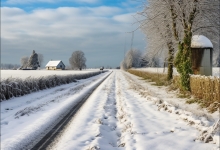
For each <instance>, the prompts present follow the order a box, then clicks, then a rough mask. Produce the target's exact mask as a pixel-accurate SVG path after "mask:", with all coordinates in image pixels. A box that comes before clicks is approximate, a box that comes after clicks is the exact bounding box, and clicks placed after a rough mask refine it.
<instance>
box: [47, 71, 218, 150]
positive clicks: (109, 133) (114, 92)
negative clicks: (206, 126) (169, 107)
mask: <svg viewBox="0 0 220 150" xmlns="http://www.w3.org/2000/svg"><path fill="white" fill-rule="evenodd" d="M136 81H138V82H140V80H137V77H134V76H132V75H129V74H124V73H122V72H121V71H114V72H113V74H112V75H111V76H110V77H109V78H108V79H107V80H106V81H105V83H103V84H102V85H101V86H100V87H99V88H98V89H97V90H96V91H95V93H93V94H92V96H91V97H90V98H89V99H88V101H87V102H86V103H85V105H84V106H83V107H82V108H81V110H80V112H78V114H77V116H76V117H75V118H74V119H72V121H71V123H70V124H69V126H68V127H67V128H66V130H65V131H64V132H63V135H61V136H60V138H59V139H58V140H57V141H55V142H54V145H53V146H52V147H51V149H65V150H71V149H74V150H82V149H85V150H95V149H101V150H110V149H111V150H112V149H128V150H129V149H131V150H133V149H137V150H146V149H161V150H164V149H173V150H176V149H178V150H180V149H201V150H202V149H212V148H216V147H217V146H216V145H215V144H205V143H203V142H200V141H199V140H196V139H197V137H198V136H199V131H198V130H197V129H196V127H193V126H190V125H188V123H187V122H186V121H184V120H183V119H181V117H180V116H179V115H177V114H175V113H169V112H167V111H158V106H157V105H155V101H154V99H158V97H157V95H154V94H155V93H154V92H153V91H150V90H149V89H148V94H147V98H144V97H143V96H141V94H140V93H139V92H138V91H139V90H140V86H141V85H139V84H137V85H138V86H137V85H136V86H137V87H136V86H135V85H134V84H136V83H137V82H136ZM142 82H143V81H142ZM135 89H136V90H137V91H136V90H135ZM145 92H146V91H145ZM100 93H101V94H100ZM166 95H167V94H165V95H164V97H166ZM160 96H161V95H160ZM179 111H180V110H179ZM182 115H184V113H182ZM188 117H191V116H188ZM213 117H214V118H215V117H216V116H215V115H213ZM214 118H212V119H214ZM203 119H204V120H205V121H207V119H206V118H203ZM215 119H216V118H215ZM213 121H214V120H213ZM207 122H209V121H207Z"/></svg>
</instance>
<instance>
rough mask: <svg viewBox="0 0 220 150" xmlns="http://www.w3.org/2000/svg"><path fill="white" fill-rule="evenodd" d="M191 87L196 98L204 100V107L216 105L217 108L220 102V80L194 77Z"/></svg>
mask: <svg viewBox="0 0 220 150" xmlns="http://www.w3.org/2000/svg"><path fill="white" fill-rule="evenodd" d="M190 87H191V93H192V94H193V95H194V96H195V97H197V98H199V99H202V100H204V101H203V105H204V107H209V105H210V104H216V107H217V104H218V103H219V100H220V78H217V77H207V76H198V75H192V76H191V77H190ZM218 105H219V104H218Z"/></svg>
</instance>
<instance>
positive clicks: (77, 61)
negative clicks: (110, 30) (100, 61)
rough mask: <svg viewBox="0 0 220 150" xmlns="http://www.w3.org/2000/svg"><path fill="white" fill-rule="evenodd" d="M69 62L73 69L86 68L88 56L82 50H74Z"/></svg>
mask: <svg viewBox="0 0 220 150" xmlns="http://www.w3.org/2000/svg"><path fill="white" fill-rule="evenodd" d="M69 63H70V65H71V68H72V69H79V70H82V69H85V68H86V64H85V63H86V58H85V56H84V53H83V52H82V51H74V52H73V53H72V56H71V57H70V58H69Z"/></svg>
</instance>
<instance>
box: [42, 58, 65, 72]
mask: <svg viewBox="0 0 220 150" xmlns="http://www.w3.org/2000/svg"><path fill="white" fill-rule="evenodd" d="M46 69H47V70H64V69H65V65H64V63H63V62H62V61H61V60H51V61H49V62H48V63H47V65H46Z"/></svg>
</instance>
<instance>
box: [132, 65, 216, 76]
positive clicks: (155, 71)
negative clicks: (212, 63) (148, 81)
mask: <svg viewBox="0 0 220 150" xmlns="http://www.w3.org/2000/svg"><path fill="white" fill-rule="evenodd" d="M133 69H137V70H143V71H149V72H154V73H167V68H153V67H147V68H133ZM173 74H174V75H178V74H179V73H178V72H177V70H176V68H174V69H173ZM212 76H216V77H220V67H213V68H212Z"/></svg>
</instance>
